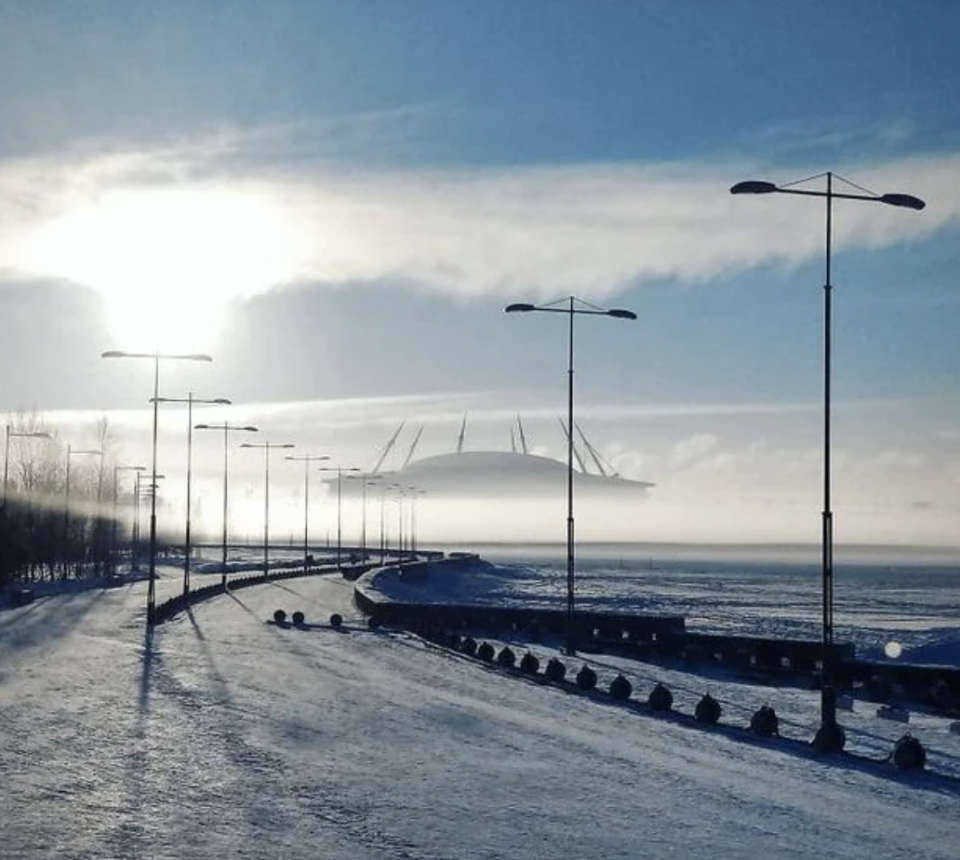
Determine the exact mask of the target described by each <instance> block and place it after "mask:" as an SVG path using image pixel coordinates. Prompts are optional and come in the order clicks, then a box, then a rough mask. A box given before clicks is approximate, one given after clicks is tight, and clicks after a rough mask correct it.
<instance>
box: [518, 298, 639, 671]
mask: <svg viewBox="0 0 960 860" xmlns="http://www.w3.org/2000/svg"><path fill="white" fill-rule="evenodd" d="M504 310H505V311H506V313H508V314H509V313H529V312H531V311H539V312H542V313H554V314H566V315H567V317H568V320H569V322H568V329H567V330H568V335H567V347H568V348H567V353H568V354H567V634H566V639H567V641H566V649H565V650H566V653H567V654H569V655H573V654H576V632H575V629H574V620H575V619H574V521H573V320H574V317H576V316H603V317H613V318H614V319H624V320H635V319H636V318H637V315H636V314H635V313H634V312H633V311H628V310H624V309H623V308H609V309H605V308H599V307H597V306H596V305H592V304H589V303H588V302H585V301H583V300H582V299H578V298H576V297H575V296H569V297H568V298H566V299H560V300H558V301H556V302H551V303H549V304H546V305H532V304H528V303H526V302H516V303H514V304H511V305H507V307H506V308H504Z"/></svg>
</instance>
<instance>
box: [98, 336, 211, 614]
mask: <svg viewBox="0 0 960 860" xmlns="http://www.w3.org/2000/svg"><path fill="white" fill-rule="evenodd" d="M100 357H101V358H148V359H150V360H151V361H152V362H153V398H152V399H151V402H152V403H153V443H152V446H151V452H152V453H151V467H150V473H151V483H153V484H155V483H156V482H157V419H158V411H159V406H160V361H161V360H163V361H213V359H212V358H211V357H210V356H209V355H205V354H203V353H199V352H192V353H183V354H175V353H161V352H160V351H159V350H156V351H155V352H124V351H122V350H119V349H110V350H107V351H106V352H103V353H101V354H100ZM156 603H157V494H156V493H154V494H153V495H152V496H151V497H150V581H149V583H148V585H147V624H153V622H154V614H155V608H156Z"/></svg>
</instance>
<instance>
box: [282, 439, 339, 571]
mask: <svg viewBox="0 0 960 860" xmlns="http://www.w3.org/2000/svg"><path fill="white" fill-rule="evenodd" d="M284 459H285V460H290V461H293V462H297V463H303V573H304V575H306V574H308V573H309V572H310V464H311V463H319V462H321V461H323V460H329V459H330V456H329V455H328V454H304V455H303V456H302V457H291V456H289V455H288V456H286V457H284Z"/></svg>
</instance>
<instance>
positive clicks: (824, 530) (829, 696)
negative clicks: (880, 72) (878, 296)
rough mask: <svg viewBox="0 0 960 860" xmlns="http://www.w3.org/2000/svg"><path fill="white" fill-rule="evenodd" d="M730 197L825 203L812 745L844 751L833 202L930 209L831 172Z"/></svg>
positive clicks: (748, 184) (756, 184)
mask: <svg viewBox="0 0 960 860" xmlns="http://www.w3.org/2000/svg"><path fill="white" fill-rule="evenodd" d="M823 178H826V185H827V187H826V190H824V191H821V190H811V189H808V188H796V187H795V186H796V185H798V184H802V183H804V182H809V181H810V180H812V179H823ZM834 179H839V180H841V181H842V182H844V183H845V184H846V185H848V186H850V187H851V188H856V189H857V190H858V191H861V192H865V193H854V192H851V191H834V188H833V180H834ZM730 193H731V194H796V195H801V196H804V197H821V198H823V199H824V200H825V201H826V254H825V277H824V284H823V510H822V512H821V517H820V518H821V589H822V602H823V652H822V655H821V665H822V670H821V671H822V678H821V695H820V729H819V730H818V731H817V734H816V737H814V739H813V744H814V746H815V747H817V748H818V749H821V750H823V751H840V750H842V749H843V746H844V744H845V742H846V738H845V735H844V732H843V729H842V728H841V727H840V726H839V725H838V723H837V693H836V689H835V687H834V672H833V511H832V510H831V500H830V473H831V469H830V382H831V370H832V368H831V361H832V355H831V352H832V345H831V337H832V332H831V329H832V306H831V301H832V293H833V283H832V281H831V255H832V247H833V201H834V200H835V199H836V200H863V201H866V202H868V203H884V204H886V205H887V206H896V207H898V208H902V209H915V210H920V209H923V208H924V207H925V206H926V203H924V201H923V200H921V199H920V198H919V197H914V196H913V195H911V194H874V193H872V192H869V191H867V190H866V189H864V188H860V186H858V185H854V184H853V183H851V182H850V181H849V180H846V179H844V178H843V177H842V176H838V175H837V174H835V173H831V172H830V171H827V172H826V173H821V174H819V175H817V176H811V177H809V178H807V179H801V180H798V181H797V182H791V183H787V184H786V185H775V184H774V183H772V182H766V181H761V180H747V181H745V182H738V183H737V184H736V185H734V186H733V187H732V188H731V189H730Z"/></svg>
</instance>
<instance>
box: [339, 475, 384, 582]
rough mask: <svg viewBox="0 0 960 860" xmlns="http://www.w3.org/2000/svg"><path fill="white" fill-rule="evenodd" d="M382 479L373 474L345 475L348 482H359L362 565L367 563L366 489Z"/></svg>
mask: <svg viewBox="0 0 960 860" xmlns="http://www.w3.org/2000/svg"><path fill="white" fill-rule="evenodd" d="M382 477H383V476H382V475H378V474H376V473H374V472H362V473H360V474H358V475H347V478H348V479H350V480H355V481H360V487H361V489H360V555H361V557H362V559H363V563H364V564H366V561H367V487H373V486H376V483H377V481H379V480H381V478H382Z"/></svg>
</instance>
